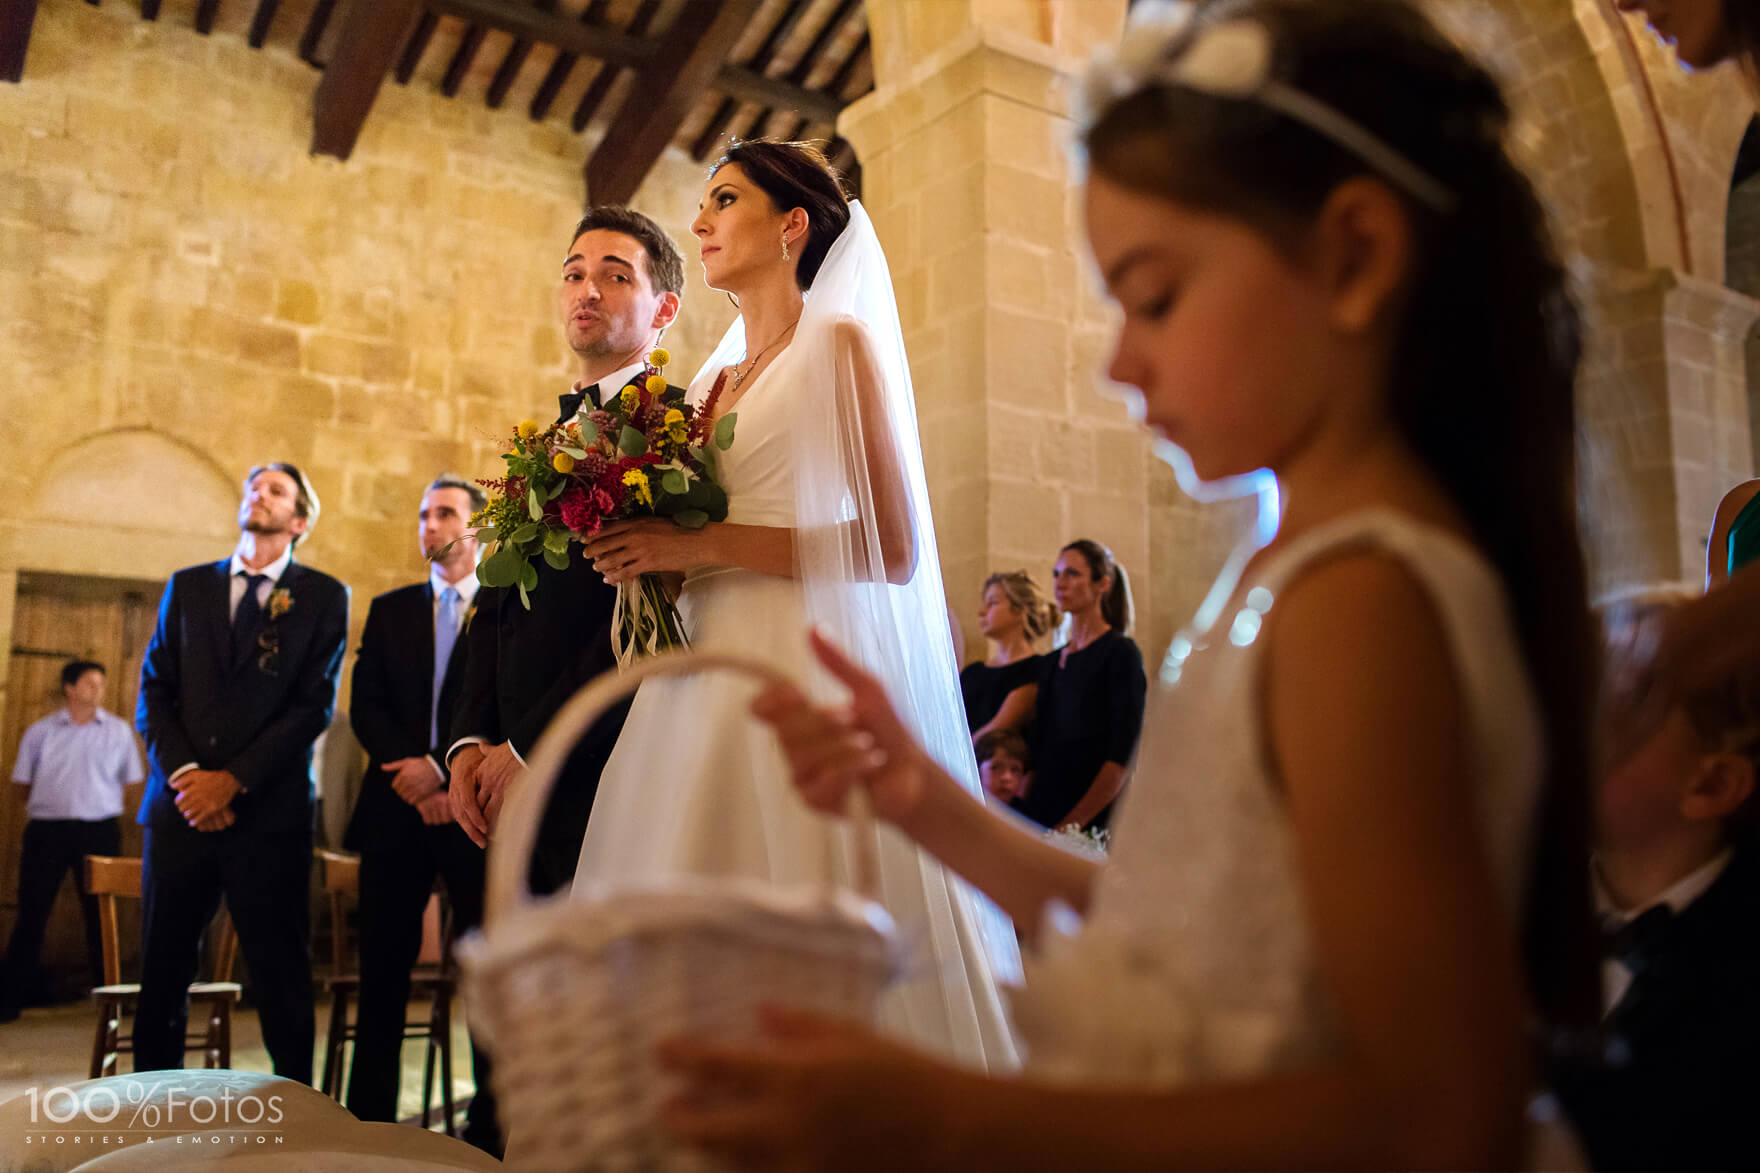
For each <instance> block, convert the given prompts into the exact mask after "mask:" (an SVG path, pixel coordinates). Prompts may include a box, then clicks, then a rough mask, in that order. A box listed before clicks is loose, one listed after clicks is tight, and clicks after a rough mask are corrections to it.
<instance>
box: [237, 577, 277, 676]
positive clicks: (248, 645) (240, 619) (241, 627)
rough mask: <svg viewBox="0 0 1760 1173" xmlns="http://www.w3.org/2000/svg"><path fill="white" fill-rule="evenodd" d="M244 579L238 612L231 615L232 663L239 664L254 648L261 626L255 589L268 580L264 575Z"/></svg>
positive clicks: (261, 608) (259, 602)
mask: <svg viewBox="0 0 1760 1173" xmlns="http://www.w3.org/2000/svg"><path fill="white" fill-rule="evenodd" d="M238 573H239V574H240V575H241V576H243V577H244V597H243V598H242V599H240V600H239V601H238V610H237V611H235V612H233V615H232V662H233V663H234V664H237V663H240V662H241V661H243V660H244V659H245V657H247V656H248V655H250V650H251V649H252V648H253V647H255V646H256V643H257V632H258V630H259V629H260V628H261V627H262V626H263V604H262V602H261V601H259V600H258V598H257V588H258V587H260V586H262V585H263V583H265V582H267V581H268V580H269V576H268V575H266V574H250V575H246V574H245V573H244V571H242V570H241V571H239V572H238Z"/></svg>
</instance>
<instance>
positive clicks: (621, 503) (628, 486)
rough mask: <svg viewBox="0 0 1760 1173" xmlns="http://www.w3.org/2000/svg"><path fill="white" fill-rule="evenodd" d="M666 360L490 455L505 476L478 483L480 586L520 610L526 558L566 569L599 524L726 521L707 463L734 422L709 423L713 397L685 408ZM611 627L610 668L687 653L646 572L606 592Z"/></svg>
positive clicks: (531, 571)
mask: <svg viewBox="0 0 1760 1173" xmlns="http://www.w3.org/2000/svg"><path fill="white" fill-rule="evenodd" d="M670 360H671V356H670V355H668V354H667V353H666V351H664V350H655V351H654V352H653V353H652V354H650V355H649V356H648V364H647V366H646V368H645V369H644V370H643V371H641V372H640V373H639V374H637V375H636V377H635V378H633V379H631V380H630V382H629V384H628V385H627V386H625V387H624V388H622V389H621V390H620V391H618V392H617V393H616V394H614V395H611V396H609V397H607V398H606V399H605V400H604V406H603V407H600V408H598V409H596V410H594V411H591V412H588V413H584V414H583V415H581V417H580V418H579V419H578V420H577V421H575V422H571V423H567V424H552V425H551V426H550V427H548V428H544V427H540V426H539V424H538V422H537V421H536V420H529V419H528V420H522V421H520V424H519V426H518V427H517V428H516V429H515V430H514V433H513V436H512V438H511V440H510V442H509V447H508V451H507V452H505V453H503V454H502V457H501V458H502V459H503V460H504V461H506V462H507V475H506V476H504V477H501V478H499V479H495V480H485V481H480V482H479V483H480V484H481V485H483V487H484V488H486V489H488V490H489V503H488V505H486V506H485V507H484V508H483V509H482V510H481V511H480V512H479V513H477V515H476V516H475V517H473V518H471V523H472V525H474V526H476V527H477V530H476V534H477V539H478V540H479V541H480V542H482V543H483V560H482V561H481V562H480V563H479V564H478V566H477V578H478V579H480V580H481V581H482V583H483V585H484V586H494V587H518V588H519V598H520V602H521V603H522V604H524V605H525V606H526V607H527V608H528V609H529V608H530V607H531V605H532V602H531V597H530V593H531V591H532V590H533V589H534V588H536V587H537V585H538V567H537V560H538V559H539V558H543V559H544V561H545V562H547V563H549V564H550V565H551V566H552V567H554V568H555V569H557V570H562V569H564V568H566V567H567V566H568V559H569V550H568V547H569V543H571V542H579V541H583V540H584V539H586V538H588V537H590V536H592V535H593V534H596V533H598V532H599V530H600V528H601V527H602V526H604V525H605V524H606V523H607V522H612V521H624V520H627V519H630V518H637V517H669V518H671V519H672V521H673V523H674V524H675V525H680V526H683V527H684V528H686V529H701V528H702V527H703V526H704V525H706V524H708V523H709V522H711V521H723V520H725V519H726V517H727V492H726V490H724V489H723V488H722V487H721V486H720V484H719V483H717V471H716V461H717V452H719V451H725V450H726V449H727V448H728V447H729V446H730V445H732V443H733V426H734V418H735V417H734V415H733V414H732V413H729V414H728V415H726V416H723V417H722V418H721V419H719V420H717V419H715V400H716V398H717V395H716V394H715V393H714V392H711V393H710V395H709V398H708V400H707V401H705V402H704V403H703V404H702V406H700V407H693V406H692V405H691V404H690V403H689V402H687V401H686V399H685V394H684V391H683V390H682V389H681V388H672V387H668V386H667V383H666V379H665V377H664V376H663V375H662V374H661V373H660V371H661V369H662V368H663V367H665V365H666V364H667V362H669V361H670ZM717 390H719V388H717ZM611 631H612V640H613V646H614V650H615V651H616V652H617V660H618V663H619V664H627V663H628V662H630V661H631V660H633V659H635V658H637V657H640V656H644V655H653V654H654V653H656V652H660V651H664V650H666V649H668V648H676V647H686V646H688V641H687V640H686V639H685V636H684V629H683V627H682V625H681V624H680V623H679V618H678V610H677V608H676V607H674V606H673V603H672V599H671V598H670V596H669V595H668V594H667V592H666V589H665V587H664V586H663V585H662V584H661V581H660V577H659V575H656V574H644V575H643V576H642V577H641V578H640V579H639V580H637V581H635V582H629V583H624V584H622V585H621V586H619V587H618V599H617V607H616V610H615V612H614V614H613V618H612V625H611Z"/></svg>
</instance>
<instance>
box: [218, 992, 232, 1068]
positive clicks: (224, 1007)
mask: <svg viewBox="0 0 1760 1173" xmlns="http://www.w3.org/2000/svg"><path fill="white" fill-rule="evenodd" d="M220 1066H221V1067H222V1068H223V1069H224V1068H229V1067H231V1066H232V1002H231V1001H230V1000H228V1001H225V1002H222V1003H221V1004H220Z"/></svg>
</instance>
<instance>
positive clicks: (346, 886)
mask: <svg viewBox="0 0 1760 1173" xmlns="http://www.w3.org/2000/svg"><path fill="white" fill-rule="evenodd" d="M312 854H314V855H316V856H317V857H318V865H319V869H320V871H321V872H322V875H323V883H324V895H325V896H326V897H327V898H328V903H329V905H330V976H331V977H335V978H339V977H341V976H343V975H344V974H346V973H347V972H348V970H349V965H348V904H349V901H351V900H356V899H359V897H360V893H361V857H360V856H358V855H350V854H348V853H347V852H342V851H331V850H329V849H328V848H324V847H319V848H316V849H315V850H314V851H313V853H312Z"/></svg>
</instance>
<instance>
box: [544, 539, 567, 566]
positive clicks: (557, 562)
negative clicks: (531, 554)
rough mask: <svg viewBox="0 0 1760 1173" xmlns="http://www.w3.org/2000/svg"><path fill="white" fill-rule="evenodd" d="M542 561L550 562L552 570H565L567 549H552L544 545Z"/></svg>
mask: <svg viewBox="0 0 1760 1173" xmlns="http://www.w3.org/2000/svg"><path fill="white" fill-rule="evenodd" d="M544 561H546V562H548V563H549V564H550V568H551V569H552V570H567V569H568V551H567V550H566V549H563V550H553V549H551V548H550V547H549V546H548V545H546V546H545V547H544Z"/></svg>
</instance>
